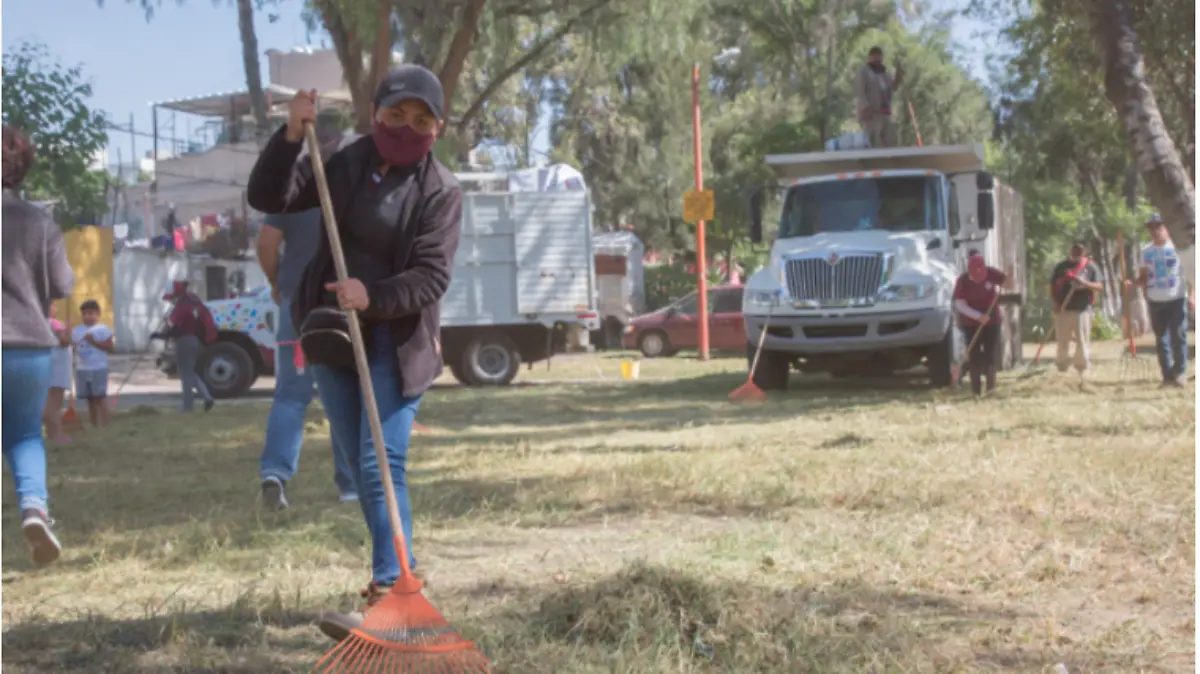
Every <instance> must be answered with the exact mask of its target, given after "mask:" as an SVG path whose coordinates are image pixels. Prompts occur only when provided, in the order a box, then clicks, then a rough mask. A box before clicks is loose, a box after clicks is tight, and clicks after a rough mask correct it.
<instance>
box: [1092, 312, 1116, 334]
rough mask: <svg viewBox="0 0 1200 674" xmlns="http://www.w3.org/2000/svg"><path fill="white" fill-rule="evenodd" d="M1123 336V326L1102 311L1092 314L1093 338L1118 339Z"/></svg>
mask: <svg viewBox="0 0 1200 674" xmlns="http://www.w3.org/2000/svg"><path fill="white" fill-rule="evenodd" d="M1120 336H1121V326H1120V325H1118V324H1117V323H1116V322H1115V321H1112V320H1110V319H1109V318H1108V317H1107V316H1105V315H1104V314H1102V313H1099V312H1097V313H1094V314H1092V339H1093V340H1102V339H1116V338H1118V337H1120Z"/></svg>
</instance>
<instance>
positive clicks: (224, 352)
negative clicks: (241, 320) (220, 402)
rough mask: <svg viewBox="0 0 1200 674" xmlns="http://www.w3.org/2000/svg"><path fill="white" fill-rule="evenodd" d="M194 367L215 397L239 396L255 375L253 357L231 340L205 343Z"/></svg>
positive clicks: (243, 393)
mask: <svg viewBox="0 0 1200 674" xmlns="http://www.w3.org/2000/svg"><path fill="white" fill-rule="evenodd" d="M197 369H198V371H199V374H200V378H201V379H203V380H204V385H205V386H207V387H208V391H209V393H212V395H213V397H214V398H240V397H241V396H243V395H245V394H246V391H249V390H250V387H251V386H253V385H254V380H255V379H258V374H257V373H256V372H255V371H254V359H253V358H251V357H250V354H248V353H246V350H245V349H243V348H242V347H241V346H239V345H238V344H236V343H234V342H227V341H219V342H213V343H212V344H209V345H208V346H206V347H204V350H203V351H202V352H200V361H199V363H198V364H197Z"/></svg>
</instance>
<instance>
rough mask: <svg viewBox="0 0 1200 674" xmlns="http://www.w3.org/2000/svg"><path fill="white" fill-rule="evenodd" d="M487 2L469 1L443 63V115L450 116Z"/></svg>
mask: <svg viewBox="0 0 1200 674" xmlns="http://www.w3.org/2000/svg"><path fill="white" fill-rule="evenodd" d="M486 3H487V0H467V6H466V7H464V8H463V11H462V15H461V16H460V17H459V20H458V30H457V31H455V33H454V38H453V39H452V40H451V41H450V50H449V51H448V52H447V53H446V60H445V62H444V63H442V67H441V71H440V72H439V73H438V79H440V80H441V81H442V89H443V94H444V96H445V101H444V102H443V103H442V114H443V115H445V116H448V115H449V114H450V106H451V104H452V102H453V100H454V92H455V90H456V89H457V88H458V78H459V77H460V76H461V75H462V71H463V64H464V63H465V62H466V60H467V55H468V54H470V53H471V48H472V47H474V46H475V33H476V31H477V30H478V29H479V19H480V17H482V16H483V8H484V5H485V4H486Z"/></svg>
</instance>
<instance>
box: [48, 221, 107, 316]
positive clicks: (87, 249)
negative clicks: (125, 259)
mask: <svg viewBox="0 0 1200 674" xmlns="http://www.w3.org/2000/svg"><path fill="white" fill-rule="evenodd" d="M63 238H64V240H65V242H66V247H67V260H68V261H69V262H70V263H71V269H72V270H73V271H74V272H75V289H74V290H72V291H71V296H70V297H68V298H67V299H65V300H59V301H58V302H56V303H55V304H56V305H57V306H56V307H55V308H56V309H57V311H58V318H59V320H63V319H69V320H70V322H71V324H72V325H78V324H79V322H80V321H79V305H80V304H83V302H84V300H96V301H97V302H99V303H100V322H102V323H104V324H106V325H108V326H109V327H110V328H111V327H113V298H112V288H113V254H112V249H113V248H112V247H113V230H112V228H111V227H80V228H79V229H73V230H71V231H69V232H64V233H63Z"/></svg>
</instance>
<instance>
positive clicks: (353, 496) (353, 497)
mask: <svg viewBox="0 0 1200 674" xmlns="http://www.w3.org/2000/svg"><path fill="white" fill-rule="evenodd" d="M338 500H339V501H341V502H342V503H356V502H357V501H358V492H353V491H344V492H342V493H340V494H338Z"/></svg>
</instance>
